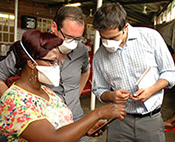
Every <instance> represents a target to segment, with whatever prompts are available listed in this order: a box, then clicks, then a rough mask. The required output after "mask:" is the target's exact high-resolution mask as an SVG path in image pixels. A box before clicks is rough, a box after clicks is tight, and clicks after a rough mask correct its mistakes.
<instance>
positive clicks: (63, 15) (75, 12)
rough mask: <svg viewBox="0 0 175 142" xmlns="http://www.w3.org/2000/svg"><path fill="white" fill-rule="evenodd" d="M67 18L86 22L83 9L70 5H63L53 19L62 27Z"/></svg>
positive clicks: (82, 22)
mask: <svg viewBox="0 0 175 142" xmlns="http://www.w3.org/2000/svg"><path fill="white" fill-rule="evenodd" d="M67 18H69V19H71V20H73V21H76V22H79V23H80V24H86V16H85V15H84V14H83V12H82V10H81V9H80V8H79V7H69V6H67V7H66V6H62V7H61V8H60V9H58V10H57V12H56V15H55V17H54V19H53V21H55V22H56V24H57V26H60V28H62V27H63V21H64V20H65V19H67Z"/></svg>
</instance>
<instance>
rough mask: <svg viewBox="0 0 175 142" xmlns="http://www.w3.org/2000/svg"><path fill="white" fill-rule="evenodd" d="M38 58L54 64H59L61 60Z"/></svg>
mask: <svg viewBox="0 0 175 142" xmlns="http://www.w3.org/2000/svg"><path fill="white" fill-rule="evenodd" d="M37 60H41V61H46V62H49V63H50V64H52V65H56V64H57V65H59V60H58V59H55V60H49V59H37Z"/></svg>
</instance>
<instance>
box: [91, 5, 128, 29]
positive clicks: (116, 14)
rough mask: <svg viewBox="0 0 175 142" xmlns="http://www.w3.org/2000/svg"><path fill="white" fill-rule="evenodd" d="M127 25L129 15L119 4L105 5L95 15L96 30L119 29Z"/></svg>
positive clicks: (94, 24)
mask: <svg viewBox="0 0 175 142" xmlns="http://www.w3.org/2000/svg"><path fill="white" fill-rule="evenodd" d="M126 23H127V13H126V11H125V10H124V8H123V7H122V6H121V5H120V4H119V3H105V4H103V5H102V6H101V7H100V8H99V9H98V10H97V11H96V13H95V15H94V21H93V26H94V28H95V29H96V30H98V31H100V30H107V29H116V28H119V31H121V30H122V29H123V28H124V26H125V25H126Z"/></svg>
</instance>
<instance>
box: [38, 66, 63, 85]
mask: <svg viewBox="0 0 175 142" xmlns="http://www.w3.org/2000/svg"><path fill="white" fill-rule="evenodd" d="M36 68H37V70H38V80H39V81H40V82H41V83H45V84H49V85H54V86H55V87H57V86H59V84H60V67H59V66H58V65H57V66H38V65H37V66H36Z"/></svg>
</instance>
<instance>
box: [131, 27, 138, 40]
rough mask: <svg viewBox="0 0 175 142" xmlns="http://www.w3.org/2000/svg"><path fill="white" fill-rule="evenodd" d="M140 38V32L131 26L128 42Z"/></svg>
mask: <svg viewBox="0 0 175 142" xmlns="http://www.w3.org/2000/svg"><path fill="white" fill-rule="evenodd" d="M138 37H139V32H138V31H137V30H136V28H134V27H132V26H131V25H130V24H129V26H128V40H134V39H137V38H138Z"/></svg>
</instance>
